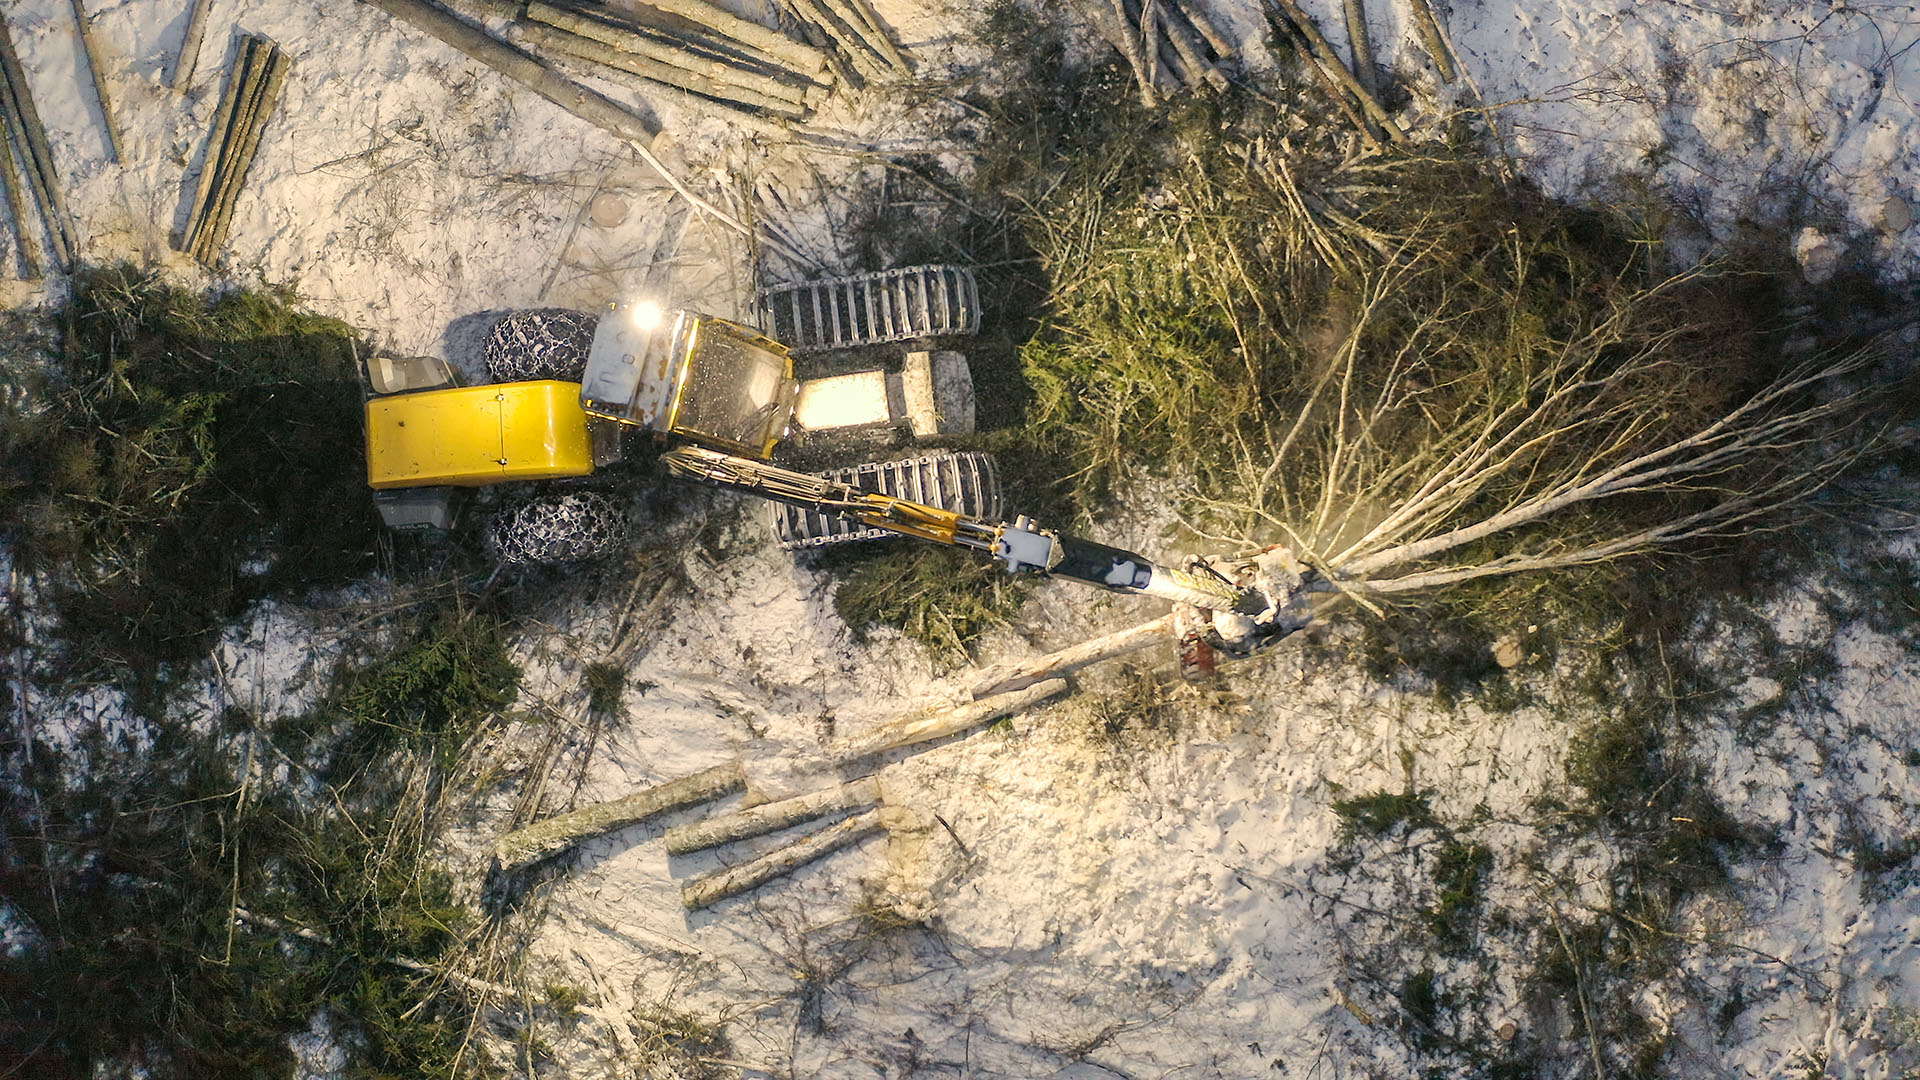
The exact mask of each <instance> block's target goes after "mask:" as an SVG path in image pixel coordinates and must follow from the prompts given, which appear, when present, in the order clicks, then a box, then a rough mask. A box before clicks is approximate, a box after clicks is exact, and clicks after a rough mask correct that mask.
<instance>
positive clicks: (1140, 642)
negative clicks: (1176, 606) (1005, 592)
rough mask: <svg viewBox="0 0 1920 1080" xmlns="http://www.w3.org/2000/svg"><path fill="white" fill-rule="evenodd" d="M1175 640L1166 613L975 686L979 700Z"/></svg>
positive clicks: (1023, 664) (997, 674) (1018, 666)
mask: <svg viewBox="0 0 1920 1080" xmlns="http://www.w3.org/2000/svg"><path fill="white" fill-rule="evenodd" d="M1172 639H1173V616H1172V615H1162V616H1161V617H1159V618H1157V619H1154V620H1153V621H1151V622H1144V623H1141V624H1139V625H1138V626H1130V627H1128V628H1127V629H1125V630H1119V631H1116V632H1114V633H1111V634H1107V635H1106V636H1104V637H1097V638H1094V639H1093V640H1092V641H1083V642H1081V643H1080V644H1078V645H1075V646H1072V647H1071V648H1066V649H1061V650H1060V651H1059V652H1054V653H1048V654H1047V655H1045V656H1040V657H1035V658H1034V659H1032V660H1027V661H1023V662H1021V663H1018V664H1014V665H1010V666H1008V667H1005V668H1002V669H999V670H996V671H994V672H992V673H990V674H989V675H988V676H987V677H986V678H984V679H982V680H980V681H979V682H977V683H975V684H974V686H973V698H974V700H975V701H978V700H980V699H981V698H985V697H990V696H992V695H994V694H1005V693H1009V692H1011V691H1014V690H1020V689H1024V688H1026V687H1029V686H1032V685H1034V684H1035V683H1038V682H1041V681H1042V680H1046V679H1057V678H1059V677H1061V676H1063V675H1066V674H1068V673H1070V672H1075V671H1078V670H1080V669H1081V668H1083V667H1087V666H1089V665H1092V664H1097V663H1099V662H1100V661H1102V660H1111V659H1113V658H1114V657H1116V656H1124V655H1126V654H1127V653H1130V652H1138V651H1140V650H1141V649H1147V648H1152V647H1153V646H1154V645H1157V644H1159V643H1161V642H1170V641H1172Z"/></svg>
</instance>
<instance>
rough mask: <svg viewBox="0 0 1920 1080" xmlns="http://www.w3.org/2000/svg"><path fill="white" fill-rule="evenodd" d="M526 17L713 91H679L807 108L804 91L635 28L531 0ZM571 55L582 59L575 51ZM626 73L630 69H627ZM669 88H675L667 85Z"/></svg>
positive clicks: (684, 88) (735, 62) (609, 51)
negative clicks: (677, 72) (733, 92)
mask: <svg viewBox="0 0 1920 1080" xmlns="http://www.w3.org/2000/svg"><path fill="white" fill-rule="evenodd" d="M527 18H529V19H532V20H534V22H536V23H544V24H546V25H547V26H549V27H555V28H558V29H561V30H565V31H567V32H568V33H570V34H574V35H577V36H579V37H582V38H587V39H590V40H591V41H593V42H594V43H596V44H599V45H603V46H608V47H609V48H607V49H605V50H603V52H604V53H606V54H611V55H615V56H618V55H619V54H621V53H628V54H632V55H635V56H638V57H642V58H644V59H646V60H650V61H653V62H654V63H655V64H657V65H664V66H666V67H675V68H680V69H683V70H685V71H687V72H689V73H692V74H693V75H695V76H696V77H698V78H699V79H701V80H703V81H705V82H706V83H707V84H708V85H709V86H710V87H712V89H699V88H697V87H689V86H682V87H681V89H683V90H695V91H696V92H698V93H702V94H711V95H714V96H724V93H725V89H724V88H725V87H728V86H741V87H746V88H748V89H751V90H754V91H756V92H757V93H759V94H762V95H765V96H767V97H771V98H776V99H779V100H782V101H787V102H790V103H792V104H793V105H795V106H797V107H804V105H805V103H806V91H805V90H804V89H802V88H800V87H798V86H793V85H790V84H788V83H784V82H781V81H780V80H778V79H776V78H774V77H773V76H772V75H769V74H767V73H765V72H763V71H756V70H754V69H753V68H751V67H748V66H746V65H744V64H742V63H740V62H738V61H734V60H729V59H726V58H723V57H719V56H711V55H704V54H702V53H700V52H697V51H695V50H693V49H690V48H687V47H686V46H684V45H678V44H674V43H672V42H669V41H664V40H661V39H659V38H656V37H653V36H651V35H648V34H643V33H641V32H640V31H639V30H637V29H632V28H629V27H625V26H620V25H617V24H615V23H611V22H608V21H606V20H605V19H597V18H592V17H590V16H586V15H580V14H576V13H574V12H571V11H565V10H562V9H560V8H556V7H554V6H553V5H551V4H543V3H540V2H539V0H534V2H533V3H531V4H528V5H527ZM569 51H572V50H569ZM575 55H584V54H582V53H577V52H576V53H575ZM594 59H599V57H598V56H595V57H594ZM601 63H610V61H606V60H602V61H601ZM612 66H615V67H619V66H620V65H618V64H613V65H612ZM624 70H633V69H631V68H628V69H624ZM782 70H784V69H782ZM634 74H636V75H648V73H647V72H644V71H635V72H634ZM648 77H649V78H652V77H653V76H651V75H648ZM659 81H661V82H667V81H668V80H667V79H665V78H662V79H660V80H659ZM670 85H679V84H677V83H670Z"/></svg>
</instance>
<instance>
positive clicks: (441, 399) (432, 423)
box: [367, 381, 593, 490]
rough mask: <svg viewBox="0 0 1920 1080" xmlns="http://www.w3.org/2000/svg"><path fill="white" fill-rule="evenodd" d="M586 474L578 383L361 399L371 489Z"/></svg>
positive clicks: (586, 440) (589, 462)
mask: <svg viewBox="0 0 1920 1080" xmlns="http://www.w3.org/2000/svg"><path fill="white" fill-rule="evenodd" d="M592 472H593V440H592V438H591V436H590V435H589V433H588V431H587V414H586V413H585V412H584V411H582V410H581V408H580V384H578V383H570V382H554V381H542V382H523V383H497V384H494V385H491V386H462V387H455V388H452V389H447V390H428V391H424V392H421V393H414V394H392V395H389V396H386V397H376V398H372V399H370V400H369V401H368V402H367V483H369V484H370V485H372V486H373V487H374V488H375V489H376V490H385V489H390V488H409V487H428V486H437V485H449V486H453V487H484V486H485V485H488V484H503V483H507V482H509V481H515V480H551V479H556V478H559V477H566V476H586V475H588V474H590V473H592Z"/></svg>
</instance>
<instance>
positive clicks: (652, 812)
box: [493, 761, 747, 873]
mask: <svg viewBox="0 0 1920 1080" xmlns="http://www.w3.org/2000/svg"><path fill="white" fill-rule="evenodd" d="M746 783H747V774H746V770H744V769H742V768H741V767H740V763H739V762H737V761H733V762H728V763H727V764H725V765H716V766H714V767H713V768H711V769H708V770H706V771H704V772H697V773H694V774H693V775H692V776H683V777H681V778H679V779H678V780H669V781H667V782H666V783H664V784H656V785H654V786H653V787H650V788H647V789H646V790H645V791H640V792H636V793H634V794H632V795H629V796H627V797H626V798H624V799H615V800H613V801H612V802H603V803H594V804H593V805H591V806H583V807H581V808H580V809H578V810H573V811H570V812H568V813H565V814H560V815H557V816H555V817H550V818H547V819H546V820H545V821H536V822H534V823H533V824H531V825H528V826H527V827H525V828H523V829H516V830H514V831H513V832H510V833H508V834H506V835H505V836H502V837H501V838H500V839H499V840H498V841H497V842H495V844H494V845H493V854H494V859H495V861H496V863H497V864H498V867H499V869H500V870H501V871H505V872H508V873H511V872H513V871H515V870H519V869H522V868H524V867H527V866H531V865H533V864H534V863H537V862H541V861H542V860H545V859H550V858H552V857H553V856H555V855H558V854H560V853H561V852H564V851H567V850H569V849H570V848H572V847H574V846H575V845H577V844H579V843H580V842H582V841H584V840H588V839H590V838H592V837H595V836H599V835H600V834H602V833H606V832H611V831H612V830H614V829H620V828H625V827H626V826H628V825H636V824H638V823H640V822H642V821H645V820H647V819H648V818H652V817H656V816H658V815H660V814H664V813H666V812H668V811H669V810H678V809H679V808H681V807H683V806H693V805H695V804H696V803H703V802H708V801H710V800H713V799H718V798H720V797H721V796H723V795H727V794H730V793H732V792H735V791H739V790H740V789H741V788H743V787H745V786H746Z"/></svg>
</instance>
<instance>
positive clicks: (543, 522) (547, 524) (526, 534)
mask: <svg viewBox="0 0 1920 1080" xmlns="http://www.w3.org/2000/svg"><path fill="white" fill-rule="evenodd" d="M627 533H628V527H627V516H626V514H624V513H622V512H621V510H620V507H619V506H618V505H617V504H616V503H615V502H614V501H613V500H612V499H610V498H608V497H607V496H606V495H603V494H601V493H600V492H597V491H569V492H565V493H563V494H558V495H540V496H536V497H534V498H532V499H528V500H527V501H525V502H521V503H518V504H515V505H512V506H508V507H505V508H503V509H501V510H500V511H499V512H498V513H495V514H494V515H493V517H492V518H491V519H489V520H488V522H487V550H488V551H489V552H491V553H492V554H493V557H494V559H495V560H496V561H498V562H501V563H504V564H506V565H508V566H547V565H552V564H556V563H570V562H580V561H583V560H586V559H597V558H601V557H602V556H606V555H611V554H613V553H614V552H616V551H618V550H620V548H622V547H624V546H625V545H626V542H627Z"/></svg>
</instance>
